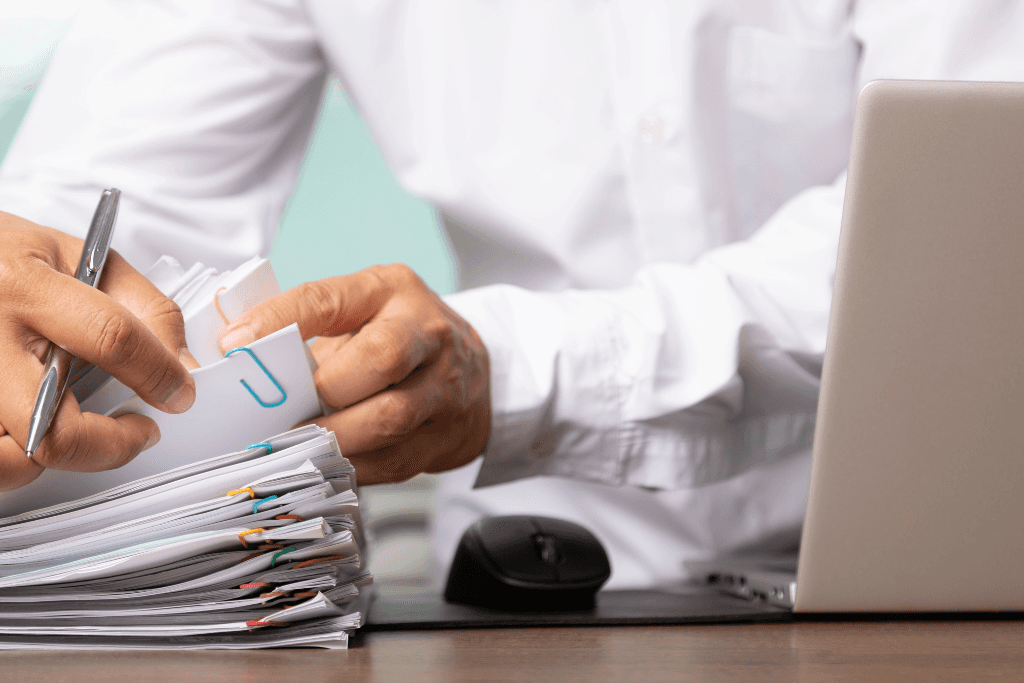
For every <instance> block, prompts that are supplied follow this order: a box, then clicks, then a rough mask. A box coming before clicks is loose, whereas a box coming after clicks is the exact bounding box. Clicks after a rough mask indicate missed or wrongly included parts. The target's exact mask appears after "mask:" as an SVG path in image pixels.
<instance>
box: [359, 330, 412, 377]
mask: <svg viewBox="0 0 1024 683" xmlns="http://www.w3.org/2000/svg"><path fill="white" fill-rule="evenodd" d="M360 334H361V335H363V345H364V346H363V348H364V350H365V354H364V357H365V359H366V363H367V365H368V366H369V367H370V369H371V370H372V371H373V372H375V373H377V374H378V375H382V376H384V377H386V378H388V379H389V382H388V383H389V384H393V383H394V382H396V381H398V380H400V379H403V378H404V377H405V374H406V373H405V372H404V371H405V369H406V368H405V365H406V349H405V345H404V344H403V342H402V340H401V339H398V338H397V337H395V335H393V334H391V333H390V332H389V331H388V330H386V329H381V328H367V329H366V330H364V331H363V332H360Z"/></svg>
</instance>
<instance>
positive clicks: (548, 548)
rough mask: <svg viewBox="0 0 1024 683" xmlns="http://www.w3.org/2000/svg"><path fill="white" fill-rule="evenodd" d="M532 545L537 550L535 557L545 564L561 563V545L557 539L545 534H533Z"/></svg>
mask: <svg viewBox="0 0 1024 683" xmlns="http://www.w3.org/2000/svg"><path fill="white" fill-rule="evenodd" d="M533 545H534V547H535V548H536V549H537V555H538V556H539V557H540V559H541V561H543V562H544V563H545V564H550V565H556V564H560V563H561V562H562V549H561V547H560V546H561V544H560V543H559V542H558V540H557V539H555V538H553V537H551V536H548V535H546V534H535V535H534V537H533Z"/></svg>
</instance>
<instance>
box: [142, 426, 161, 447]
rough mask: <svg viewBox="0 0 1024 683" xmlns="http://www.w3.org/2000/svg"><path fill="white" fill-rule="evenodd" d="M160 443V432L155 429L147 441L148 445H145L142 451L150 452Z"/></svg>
mask: <svg viewBox="0 0 1024 683" xmlns="http://www.w3.org/2000/svg"><path fill="white" fill-rule="evenodd" d="M158 443H160V430H159V429H154V430H153V433H152V434H150V435H149V438H148V439H146V443H145V445H143V447H142V450H144V451H146V450H149V449H150V448H152V447H153V446H155V445H157V444H158Z"/></svg>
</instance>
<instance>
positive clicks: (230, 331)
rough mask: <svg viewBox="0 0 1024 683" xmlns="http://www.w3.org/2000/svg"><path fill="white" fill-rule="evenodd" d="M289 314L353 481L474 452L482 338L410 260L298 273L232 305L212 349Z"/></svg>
mask: <svg viewBox="0 0 1024 683" xmlns="http://www.w3.org/2000/svg"><path fill="white" fill-rule="evenodd" d="M292 323H298V324H299V330H300V331H301V333H302V338H303V339H310V338H311V337H319V339H317V340H316V342H314V344H313V349H312V350H313V356H314V357H315V358H316V361H317V363H319V365H320V367H319V369H318V370H317V371H316V374H315V376H314V379H315V380H316V387H317V390H318V391H319V392H320V396H321V397H322V398H323V399H324V401H325V402H326V403H327V404H328V405H330V406H331V407H333V408H336V409H338V412H335V413H333V414H331V415H328V416H326V417H323V418H320V419H318V420H315V422H316V424H318V425H320V426H322V427H325V428H327V429H330V430H332V431H333V432H334V433H335V436H336V437H337V439H338V443H339V445H340V446H341V451H342V453H344V454H345V456H346V457H347V458H349V460H351V461H352V464H353V465H354V466H355V467H356V473H357V475H358V480H359V482H360V483H361V484H382V483H389V482H397V481H403V480H405V479H409V478H410V477H412V476H414V475H416V474H419V473H420V472H443V471H445V470H450V469H454V468H456V467H460V466H462V465H465V464H467V463H469V462H471V461H472V460H473V459H474V458H476V457H477V456H478V455H480V454H481V453H483V451H484V449H485V448H486V446H487V439H488V436H489V433H490V425H491V390H490V363H489V359H488V354H487V348H486V347H485V346H484V344H483V342H482V341H481V340H480V337H479V336H478V335H477V333H476V331H475V330H474V329H473V328H472V326H471V325H470V324H469V323H468V322H466V321H465V320H463V319H462V318H460V317H459V316H458V315H457V314H456V313H455V312H454V311H453V310H452V309H451V308H449V307H448V306H447V305H445V303H444V302H443V301H441V298H440V297H439V296H438V295H437V294H435V293H434V292H433V291H431V290H430V288H428V287H427V285H426V284H425V283H424V282H423V280H421V279H420V278H419V277H418V276H417V275H416V273H414V272H413V271H412V270H411V269H410V268H409V267H407V266H404V265H400V264H396V265H390V266H374V267H372V268H367V269H366V270H362V271H359V272H358V273H353V274H351V275H345V276H341V277H333V278H329V279H326V280H319V281H317V282H307V283H305V284H303V285H300V286H298V287H295V288H294V289H291V290H289V291H287V292H285V293H283V294H281V295H279V296H276V297H274V298H273V299H271V300H269V301H266V302H264V303H262V304H260V305H259V306H256V307H255V308H253V309H251V310H249V311H248V312H246V313H244V314H243V315H241V316H240V317H239V318H237V319H236V320H234V321H232V323H231V324H230V325H229V326H228V327H227V329H225V330H224V332H223V333H222V334H221V337H220V347H221V350H222V351H225V352H226V351H228V350H230V349H232V348H236V347H239V346H246V345H248V344H250V343H252V342H253V341H255V340H257V339H259V338H261V337H264V336H266V335H268V334H270V333H271V332H275V331H277V330H279V329H281V328H283V327H286V326H287V325H290V324H292Z"/></svg>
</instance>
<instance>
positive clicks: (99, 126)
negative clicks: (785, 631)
mask: <svg viewBox="0 0 1024 683" xmlns="http://www.w3.org/2000/svg"><path fill="white" fill-rule="evenodd" d="M1022 29H1024V3H1016V2H997V1H996V0H900V1H896V0H859V1H858V2H857V3H856V5H855V7H854V6H852V3H851V0H749V1H740V0H686V1H683V0H680V1H678V2H674V1H670V2H666V1H665V0H658V1H655V0H629V1H628V2H626V1H621V2H620V1H618V0H589V1H588V0H580V1H578V2H569V1H567V0H535V1H525V0H494V1H493V2H478V1H476V0H450V1H447V2H442V1H437V2H429V3H428V2H413V1H401V0H378V1H373V2H371V1H362V2H358V1H356V0H351V1H349V0H217V1H216V2H207V1H203V0H163V1H161V2H155V1H152V2H151V1H145V0H94V1H92V2H88V3H86V5H85V7H83V9H82V11H81V13H80V15H79V18H78V20H77V22H76V24H75V25H74V27H73V28H72V30H71V32H70V33H69V35H68V36H67V38H66V39H65V42H64V44H63V46H62V48H61V50H60V51H59V53H58V55H57V57H56V59H55V61H54V63H53V65H52V66H51V69H50V72H49V73H48V75H47V77H46V79H45V80H44V82H43V84H42V86H41V88H40V90H39V93H38V95H37V96H36V101H35V102H34V104H33V107H32V110H31V111H30V113H29V116H28V118H27V120H26V121H25V123H24V126H23V130H22V132H21V134H20V135H19V138H18V139H17V140H16V142H15V144H14V146H13V148H12V150H11V152H10V154H9V157H8V159H7V162H6V163H5V165H4V167H3V169H2V172H0V208H2V209H3V210H6V211H9V212H12V213H16V214H20V215H22V216H25V217H27V218H30V219H32V220H34V221H36V222H40V223H44V224H47V225H51V226H53V227H56V228H60V229H63V230H66V231H68V232H80V231H81V229H82V225H83V223H82V220H81V217H82V216H85V215H88V214H89V212H90V211H91V206H92V203H93V202H94V200H95V196H96V193H97V192H98V191H99V189H100V188H102V187H105V186H111V185H113V186H117V187H119V188H120V189H121V190H122V191H123V193H124V195H123V196H124V201H123V206H122V209H121V217H120V219H119V227H118V235H117V238H116V242H115V247H116V248H118V249H119V250H120V251H121V253H122V254H124V255H125V256H126V257H127V258H128V259H129V261H131V262H132V263H133V264H134V265H136V266H137V267H141V268H144V267H146V266H148V265H149V264H150V263H151V262H152V261H153V260H155V258H156V257H158V256H159V255H161V254H164V253H167V254H171V255H173V256H175V257H176V258H178V259H179V260H180V261H182V262H185V263H187V262H191V261H195V260H201V261H203V262H205V263H208V264H212V265H215V266H220V267H232V266H234V265H236V264H237V263H239V262H240V261H242V260H244V259H246V258H248V257H249V256H251V255H252V254H254V253H266V252H267V251H268V249H269V247H270V244H271V240H272V238H273V235H274V231H275V230H276V229H277V227H278V223H279V221H280V218H281V214H282V211H283V209H284V206H285V203H286V200H287V198H288V196H289V193H290V192H291V190H292V187H293V186H294V183H295V179H296V175H297V172H298V168H299V165H300V162H301V158H302V152H303V150H304V147H305V144H306V142H307V139H308V137H309V133H310V130H311V128H312V125H313V121H314V117H315V113H316V109H317V101H318V96H319V93H320V92H321V90H322V87H323V83H324V80H325V75H326V74H327V72H328V71H329V70H333V71H335V72H336V73H337V74H338V75H339V77H340V78H341V80H342V82H343V83H344V85H345V87H346V89H347V90H348V92H349V93H350V94H351V96H352V97H353V99H354V101H355V102H356V104H357V105H358V107H359V109H360V111H361V112H362V114H363V116H364V117H365V118H366V120H367V122H368V124H369V126H370V129H371V130H372V131H373V133H374V135H375V137H376V139H377V141H378V143H379V145H380V147H381V150H382V151H383V153H384V156H385V157H386V158H387V160H388V162H389V163H390V165H391V168H392V169H393V170H394V172H395V174H396V176H397V177H398V179H399V180H400V181H401V183H402V184H403V185H404V186H405V187H406V188H407V189H408V190H409V191H411V192H413V193H415V194H417V195H419V196H421V197H423V198H425V199H426V200H428V201H430V202H432V203H433V204H434V205H436V206H437V207H438V209H439V211H440V214H441V217H442V220H443V223H444V226H445V228H446V230H447V233H448V237H449V239H450V241H451V244H452V247H453V249H454V252H455V256H456V259H457V262H458V266H459V272H460V281H461V284H462V286H463V287H466V288H469V289H467V291H463V292H461V293H459V294H456V295H453V296H451V297H449V298H448V301H449V302H450V303H451V305H452V306H453V307H455V308H456V310H458V311H459V312H460V313H461V314H463V315H464V316H465V317H466V318H467V319H468V320H469V321H470V322H471V323H472V324H473V325H474V326H475V327H476V329H477V330H478V332H479V333H480V335H481V337H482V338H483V340H484V341H485V343H486V344H487V346H488V349H489V351H490V353H491V366H492V373H493V376H492V398H493V405H494V421H493V428H492V432H491V439H490V443H489V446H488V449H487V452H486V454H485V456H484V458H483V459H482V461H480V462H478V463H477V464H475V465H473V466H470V467H468V468H464V469H463V470H462V471H459V472H456V473H454V474H453V475H451V476H449V477H448V479H447V481H446V483H445V485H444V487H443V488H442V495H441V499H440V501H439V509H438V514H437V515H436V519H435V525H434V526H435V546H434V547H435V553H436V556H437V560H438V562H439V564H441V563H443V562H444V560H445V559H446V557H448V556H449V555H450V552H451V548H452V547H453V545H454V543H455V540H456V539H457V537H458V535H459V534H461V532H462V529H463V528H464V526H465V525H466V524H467V523H468V522H469V521H472V519H474V518H475V517H476V516H479V515H480V514H486V513H492V514H493V513H508V512H539V513H546V514H550V515H552V516H556V517H563V518H567V519H573V520H576V521H580V522H582V523H584V524H585V525H586V526H588V527H589V528H591V529H592V530H593V531H595V533H596V534H597V535H598V536H599V537H600V538H601V539H602V540H603V541H604V542H605V544H606V545H607V546H608V547H609V549H610V551H611V559H612V564H613V569H614V574H613V578H612V582H611V584H610V585H612V586H619V587H624V586H642V585H651V584H663V583H671V582H673V581H677V580H679V579H681V578H683V577H684V576H685V569H684V567H683V564H682V563H683V562H684V561H685V560H687V559H702V558H706V557H708V556H710V555H713V554H715V553H718V552H722V551H726V550H733V549H737V548H742V547H760V548H767V549H773V548H774V549H779V548H786V547H792V546H793V545H794V543H795V538H796V533H797V531H798V530H799V527H800V523H801V521H802V518H803V511H804V505H805V497H806V486H807V475H808V468H809V453H808V451H809V447H810V443H811V435H812V432H813V427H814V413H815V408H816V401H817V391H818V382H819V376H820V367H821V356H822V354H823V351H824V345H825V334H826V327H827V320H828V310H829V303H830V298H831V290H832V278H833V266H834V260H835V251H836V244H837V236H838V229H839V222H840V214H841V206H842V194H843V186H844V178H843V175H842V172H843V169H844V167H845V164H846V158H847V154H848V148H849V142H850V131H851V123H852V112H853V107H854V101H855V97H856V93H857V91H858V89H859V87H860V85H861V84H863V83H864V82H866V81H868V80H872V79H875V78H882V77H887V78H892V77H899V78H959V79H990V80H1021V78H1022V76H1024V59H1021V55H1020V54H1019V53H1020V48H1018V44H1019V36H1020V35H1022ZM495 283H501V284H495ZM477 470H479V471H477ZM538 475H545V476H538ZM546 475H557V476H555V477H551V476H546ZM527 477H538V478H531V479H526V478H527ZM474 479H476V482H477V484H478V485H493V484H501V485H500V486H491V487H487V488H478V489H475V490H470V485H471V484H472V482H473V480H474Z"/></svg>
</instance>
